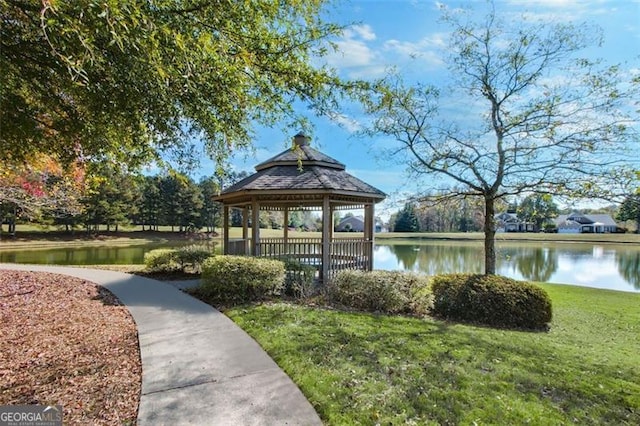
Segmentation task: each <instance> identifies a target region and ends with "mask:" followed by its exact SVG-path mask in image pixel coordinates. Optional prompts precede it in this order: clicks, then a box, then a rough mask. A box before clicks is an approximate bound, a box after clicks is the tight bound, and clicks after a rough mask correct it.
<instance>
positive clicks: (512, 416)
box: [226, 285, 640, 425]
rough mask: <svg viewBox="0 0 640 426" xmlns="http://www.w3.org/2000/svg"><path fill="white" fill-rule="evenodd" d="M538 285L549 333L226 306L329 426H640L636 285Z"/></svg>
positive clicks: (284, 307)
mask: <svg viewBox="0 0 640 426" xmlns="http://www.w3.org/2000/svg"><path fill="white" fill-rule="evenodd" d="M544 288H545V289H546V290H547V291H548V292H549V294H550V295H551V298H552V300H553V303H554V319H553V323H552V327H551V331H550V332H548V333H530V332H520V331H507V330H495V329H490V328H483V327H476V326H471V325H462V324H453V323H446V322H442V321H436V320H432V319H425V320H421V319H415V318H406V317H391V316H377V315H368V314H359V313H346V312H340V311H334V310H328V309H321V308H313V307H305V306H298V305H293V304H287V303H274V304H264V305H257V306H245V307H239V308H234V309H231V310H228V311H227V312H226V314H227V315H228V316H229V317H231V318H232V319H233V320H234V321H235V322H236V323H237V324H239V325H240V326H241V327H242V328H243V329H245V330H246V331H247V332H248V333H249V334H250V335H251V336H253V337H254V338H255V339H256V340H257V341H258V342H259V343H260V344H261V345H262V346H263V347H264V348H265V349H266V351H267V352H268V353H269V354H270V355H271V356H272V357H273V358H274V359H275V360H276V362H277V363H278V364H279V365H280V366H281V367H282V368H283V369H284V370H285V371H286V372H287V374H289V376H290V377H291V378H292V379H293V380H294V381H295V382H296V383H297V384H298V385H299V386H300V388H301V389H302V391H303V392H304V393H305V395H306V396H307V397H308V398H309V400H310V401H311V403H312V404H313V405H314V407H315V408H316V410H317V411H318V413H319V414H320V416H321V417H322V419H323V420H324V421H325V423H327V424H331V425H334V424H376V423H379V424H524V423H531V424H536V425H546V424H549V425H557V424H569V423H577V424H581V425H588V424H593V425H596V424H597V425H600V424H616V425H618V424H629V425H637V424H640V294H630V293H623V292H614V291H607V290H596V289H588V288H581V287H572V286H562V285H544Z"/></svg>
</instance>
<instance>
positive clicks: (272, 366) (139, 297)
mask: <svg viewBox="0 0 640 426" xmlns="http://www.w3.org/2000/svg"><path fill="white" fill-rule="evenodd" d="M0 269H13V270H24V271H45V272H53V273H58V274H65V275H70V276H73V277H78V278H82V279H85V280H87V281H92V282H94V283H96V284H100V285H101V286H104V287H106V288H107V289H109V290H110V291H111V292H112V293H113V294H115V295H116V296H117V297H118V299H120V301H122V303H124V304H125V305H126V306H127V308H128V309H129V312H131V315H132V316H133V319H134V320H135V322H136V325H137V328H138V339H139V343H140V355H141V358H142V395H141V397H140V408H139V411H138V424H140V425H151V424H153V425H187V424H193V425H320V424H322V422H321V421H320V418H319V417H318V415H317V414H316V412H315V411H314V409H313V407H312V406H311V404H310V403H309V402H308V401H307V399H306V398H305V397H304V395H303V394H302V392H301V391H300V389H298V387H297V386H296V385H295V384H294V383H293V382H292V381H291V379H290V378H289V377H288V376H287V375H286V374H285V373H284V372H283V371H282V370H281V369H280V368H279V367H278V365H277V364H276V363H275V362H274V361H273V360H272V359H271V358H270V357H269V356H268V355H267V354H266V352H264V350H262V348H261V347H260V346H259V345H258V344H257V343H256V342H255V341H254V340H253V339H252V338H251V337H249V336H248V335H247V334H246V333H245V332H244V331H243V330H241V329H240V328H239V327H238V326H236V325H235V324H234V323H233V322H232V321H231V320H230V319H228V318H227V317H226V316H224V315H223V314H221V313H220V312H219V311H217V310H216V309H213V308H212V307H211V306H209V305H207V304H205V303H202V302H200V301H199V300H197V299H194V298H193V297H191V296H189V295H187V294H185V293H183V292H181V291H180V290H179V289H178V288H176V286H173V285H170V284H167V283H164V282H161V281H156V280H152V279H149V278H144V277H140V276H136V275H130V274H124V273H121V272H114V271H106V270H97V269H84V268H70V267H57V266H48V265H46V266H45V265H18V264H0ZM189 284H193V283H189V282H185V283H181V285H180V286H183V285H189Z"/></svg>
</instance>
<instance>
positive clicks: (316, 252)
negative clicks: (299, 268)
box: [258, 238, 322, 265]
mask: <svg viewBox="0 0 640 426" xmlns="http://www.w3.org/2000/svg"><path fill="white" fill-rule="evenodd" d="M258 247H259V253H260V256H264V257H277V258H294V259H298V260H299V261H300V262H302V263H308V264H311V265H319V264H320V259H321V258H322V239H320V238H287V240H286V241H285V239H284V238H261V239H260V242H259V244H258Z"/></svg>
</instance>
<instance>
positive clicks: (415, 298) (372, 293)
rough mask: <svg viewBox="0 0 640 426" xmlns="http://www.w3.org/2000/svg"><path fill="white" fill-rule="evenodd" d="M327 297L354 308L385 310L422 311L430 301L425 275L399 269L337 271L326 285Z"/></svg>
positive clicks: (392, 312) (375, 310)
mask: <svg viewBox="0 0 640 426" xmlns="http://www.w3.org/2000/svg"><path fill="white" fill-rule="evenodd" d="M327 297H328V299H329V301H330V302H333V303H338V304H341V305H344V306H348V307H351V308H354V309H358V310H362V311H369V312H385V313H389V314H396V313H405V314H414V315H425V314H426V313H427V312H428V311H429V310H430V308H431V303H432V297H431V292H430V290H429V280H428V278H427V277H425V276H422V275H418V274H414V273H408V272H401V271H371V272H367V271H352V270H345V271H340V272H338V273H337V274H336V276H335V278H334V279H333V280H332V281H331V283H330V284H329V286H328V287H327Z"/></svg>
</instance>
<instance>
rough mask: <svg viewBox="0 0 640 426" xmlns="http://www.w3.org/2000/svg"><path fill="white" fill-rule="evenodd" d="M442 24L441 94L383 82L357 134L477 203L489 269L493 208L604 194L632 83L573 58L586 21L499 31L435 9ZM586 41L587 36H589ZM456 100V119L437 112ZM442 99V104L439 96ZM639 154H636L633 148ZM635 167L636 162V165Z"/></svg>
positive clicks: (621, 160) (615, 70)
mask: <svg viewBox="0 0 640 426" xmlns="http://www.w3.org/2000/svg"><path fill="white" fill-rule="evenodd" d="M444 19H445V21H446V22H448V23H449V24H450V25H451V26H452V30H453V31H452V33H451V37H450V44H449V49H448V52H449V57H448V64H449V68H450V75H451V77H452V83H453V84H452V86H451V87H448V88H447V91H446V92H444V91H443V90H439V89H438V88H436V87H433V86H430V85H425V84H414V85H410V84H406V83H404V82H403V81H402V79H401V78H400V77H398V76H397V75H391V76H388V77H387V78H385V79H383V80H381V81H379V82H377V83H376V84H374V85H373V87H374V89H375V90H374V94H373V95H372V94H371V93H369V94H368V96H367V97H366V99H365V101H364V102H365V105H366V109H367V111H368V112H369V113H370V114H372V116H373V118H374V119H373V121H372V125H371V127H370V128H369V129H368V130H367V131H366V133H367V134H370V135H371V134H376V135H385V136H390V137H393V138H394V139H396V140H397V141H398V142H399V148H398V149H397V150H396V151H394V152H393V153H394V154H395V155H396V156H400V159H401V161H404V162H406V163H407V164H408V167H409V169H410V171H411V173H413V174H415V175H417V177H425V176H426V175H429V181H428V182H429V184H430V185H429V187H425V188H424V191H425V192H430V191H433V190H434V187H433V186H432V184H431V182H433V181H434V177H441V178H443V179H442V182H443V185H442V186H440V187H438V188H436V189H437V190H439V191H440V193H441V194H442V196H444V197H451V196H465V197H468V196H477V197H481V198H482V199H483V200H484V213H485V215H484V217H485V222H484V233H485V240H484V245H485V273H486V274H494V273H495V270H496V267H495V259H496V258H495V242H494V238H495V232H496V226H495V221H494V217H495V204H496V201H497V200H500V199H503V198H504V197H507V196H512V195H520V194H533V193H549V194H554V195H571V196H577V197H605V196H606V195H607V194H610V192H611V190H612V189H613V185H614V184H620V183H621V182H623V181H624V179H623V178H625V179H626V177H628V176H630V174H629V171H628V166H631V165H632V164H631V163H632V162H633V161H636V162H637V161H638V160H639V159H638V155H637V151H636V153H635V154H634V153H633V151H630V148H632V147H631V144H633V143H635V144H637V143H638V139H637V128H636V127H635V126H636V125H637V118H634V117H633V116H632V114H634V109H636V108H637V104H634V103H636V102H637V99H639V98H638V97H637V92H638V86H640V84H638V83H639V82H640V76H638V75H635V76H634V75H629V74H628V73H627V74H625V72H624V70H623V69H622V68H621V67H618V66H609V67H606V68H603V67H601V64H599V63H594V62H591V61H588V60H584V59H578V58H577V57H576V56H575V55H576V54H577V52H578V51H579V50H581V49H582V48H584V47H586V46H589V45H591V44H592V43H597V42H598V39H597V32H593V31H591V29H590V28H589V27H586V26H578V27H576V26H572V25H568V24H553V25H550V24H536V23H529V24H528V23H521V22H519V23H518V26H515V25H511V26H509V25H507V24H505V23H504V22H502V21H500V20H499V19H498V18H497V16H496V13H495V11H491V12H490V13H489V14H488V15H487V16H486V18H485V19H484V20H483V21H482V22H479V23H474V22H471V21H466V20H465V15H463V14H452V13H448V14H445V18H444ZM594 34H595V36H594ZM441 92H443V93H446V94H447V97H446V100H447V102H448V103H447V104H444V106H447V107H448V106H451V103H456V102H458V103H459V102H464V103H465V108H466V111H465V116H464V117H462V118H459V119H456V117H452V116H451V115H449V116H446V117H443V116H444V114H442V113H441V110H440V108H439V107H440V106H441V105H442V101H441V100H440V99H441V95H440V93H441ZM442 98H444V97H442ZM636 149H637V147H636ZM636 167H637V164H636Z"/></svg>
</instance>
